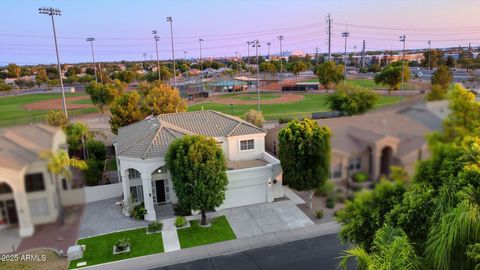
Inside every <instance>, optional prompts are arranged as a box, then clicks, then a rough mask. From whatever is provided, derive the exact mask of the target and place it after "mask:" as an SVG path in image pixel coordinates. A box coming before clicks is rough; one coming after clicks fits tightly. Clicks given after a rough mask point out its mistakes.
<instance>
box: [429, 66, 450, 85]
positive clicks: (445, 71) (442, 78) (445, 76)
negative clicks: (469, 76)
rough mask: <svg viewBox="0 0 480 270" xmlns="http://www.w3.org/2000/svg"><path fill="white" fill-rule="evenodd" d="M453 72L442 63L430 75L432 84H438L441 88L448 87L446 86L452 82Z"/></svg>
mask: <svg viewBox="0 0 480 270" xmlns="http://www.w3.org/2000/svg"><path fill="white" fill-rule="evenodd" d="M452 80H453V74H452V71H451V70H450V68H449V67H447V66H445V65H442V66H440V67H439V68H437V70H435V72H433V75H432V79H431V82H432V85H435V84H438V85H440V86H441V87H442V88H443V89H448V86H449V85H450V84H451V83H452Z"/></svg>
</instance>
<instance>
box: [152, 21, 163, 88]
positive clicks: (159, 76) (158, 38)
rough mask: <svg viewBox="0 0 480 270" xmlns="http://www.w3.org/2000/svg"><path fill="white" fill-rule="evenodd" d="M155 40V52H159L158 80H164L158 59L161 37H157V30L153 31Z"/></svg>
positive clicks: (158, 62)
mask: <svg viewBox="0 0 480 270" xmlns="http://www.w3.org/2000/svg"><path fill="white" fill-rule="evenodd" d="M152 34H153V39H155V51H156V52H157V71H158V80H160V81H161V80H162V75H160V59H158V41H159V40H160V37H159V36H157V30H153V31H152Z"/></svg>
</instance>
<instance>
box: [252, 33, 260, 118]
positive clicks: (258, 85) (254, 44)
mask: <svg viewBox="0 0 480 270" xmlns="http://www.w3.org/2000/svg"><path fill="white" fill-rule="evenodd" d="M250 43H251V44H252V47H254V48H255V55H256V58H257V107H258V111H259V112H260V65H259V64H258V48H259V47H260V41H258V39H256V40H254V41H252V42H250Z"/></svg>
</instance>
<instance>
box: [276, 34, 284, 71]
mask: <svg viewBox="0 0 480 270" xmlns="http://www.w3.org/2000/svg"><path fill="white" fill-rule="evenodd" d="M277 39H278V40H279V41H280V74H283V64H282V62H283V59H282V56H283V50H282V41H283V36H282V35H280V36H278V37H277Z"/></svg>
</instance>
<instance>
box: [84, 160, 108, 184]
mask: <svg viewBox="0 0 480 270" xmlns="http://www.w3.org/2000/svg"><path fill="white" fill-rule="evenodd" d="M87 166H88V168H87V170H85V171H83V173H84V175H85V181H86V182H87V185H88V186H96V185H98V184H99V183H100V181H101V180H102V172H103V163H102V162H98V161H97V160H87Z"/></svg>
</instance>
